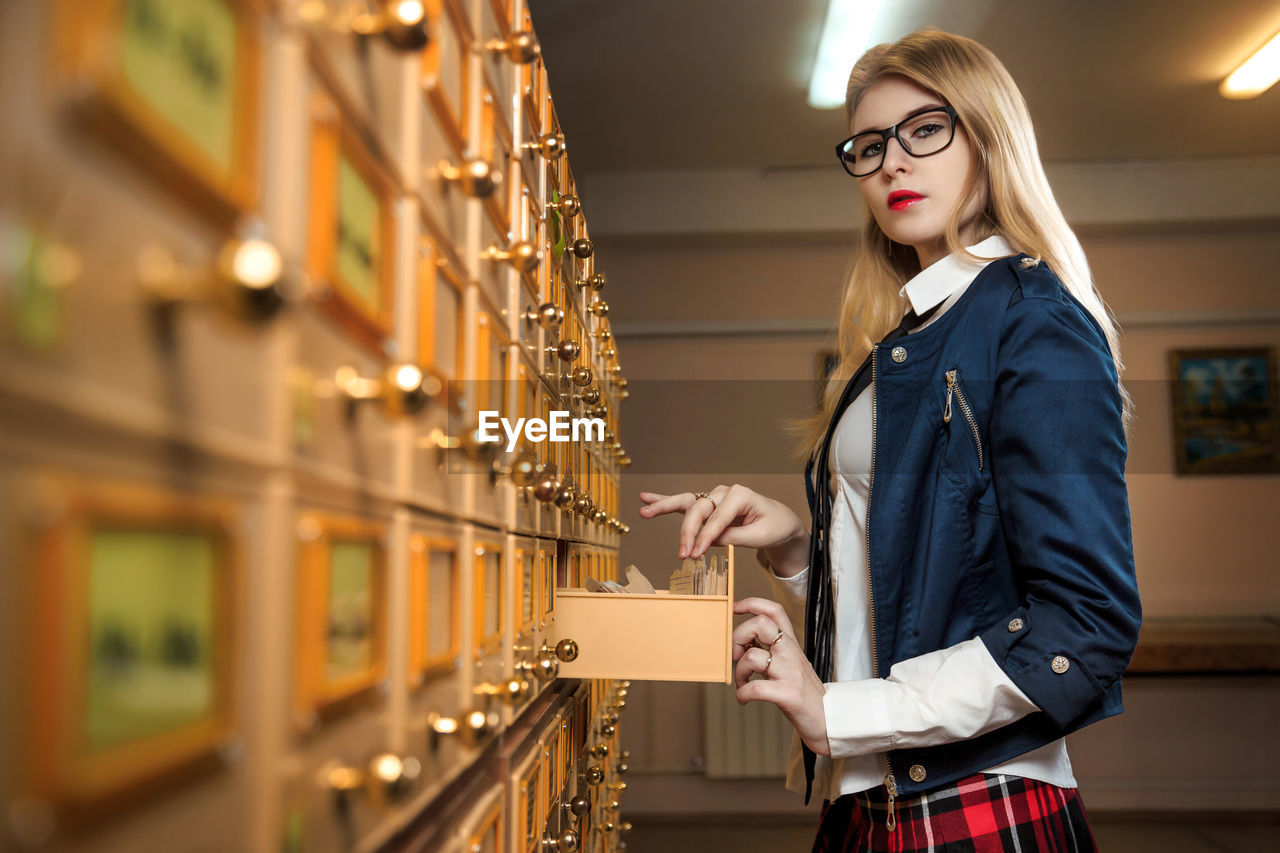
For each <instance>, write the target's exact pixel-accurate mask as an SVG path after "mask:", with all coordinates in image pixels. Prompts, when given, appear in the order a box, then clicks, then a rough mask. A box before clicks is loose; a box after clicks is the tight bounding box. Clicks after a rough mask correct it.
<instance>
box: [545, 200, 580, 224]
mask: <svg viewBox="0 0 1280 853" xmlns="http://www.w3.org/2000/svg"><path fill="white" fill-rule="evenodd" d="M547 210H558V211H560V215H562V216H563V217H564V218H565V219H572V218H573V217H575V216H577V215H578V214H579V213H581V212H582V205H581V204H579V203H578V197H577V196H576V195H562V196H560V199H559V200H558V201H553V202H551V203H550V204H548V205H547Z"/></svg>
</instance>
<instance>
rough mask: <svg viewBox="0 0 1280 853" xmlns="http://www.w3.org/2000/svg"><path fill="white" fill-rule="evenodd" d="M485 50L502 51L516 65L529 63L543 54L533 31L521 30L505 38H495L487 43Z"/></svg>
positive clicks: (491, 51)
mask: <svg viewBox="0 0 1280 853" xmlns="http://www.w3.org/2000/svg"><path fill="white" fill-rule="evenodd" d="M484 47H485V50H487V51H489V52H490V53H500V54H502V55H503V56H505V57H506V58H507V59H510V60H511V61H512V62H514V63H515V64H516V65H528V64H529V63H530V62H533V60H535V59H537V58H538V56H540V55H541V54H542V47H541V45H539V44H538V40H537V39H535V38H534V37H533V33H531V32H528V31H527V30H521V31H520V32H518V33H512V34H511V35H509V36H507V37H506V38H505V39H493V40H491V41H488V42H486V43H485V46H484Z"/></svg>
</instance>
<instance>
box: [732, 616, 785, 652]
mask: <svg viewBox="0 0 1280 853" xmlns="http://www.w3.org/2000/svg"><path fill="white" fill-rule="evenodd" d="M776 636H778V626H777V623H775V622H774V621H773V620H772V619H770V618H769V617H768V616H757V617H755V618H754V619H748V620H747V621H746V622H743V623H742V624H741V625H739V626H738V627H736V628H734V629H733V659H734V660H738V659H739V658H741V657H742V656H743V654H745V653H746V651H747V650H748V649H752V648H755V647H756V646H761V647H763V646H767V645H768V644H769V641H770V640H772V639H773V638H774V637H776Z"/></svg>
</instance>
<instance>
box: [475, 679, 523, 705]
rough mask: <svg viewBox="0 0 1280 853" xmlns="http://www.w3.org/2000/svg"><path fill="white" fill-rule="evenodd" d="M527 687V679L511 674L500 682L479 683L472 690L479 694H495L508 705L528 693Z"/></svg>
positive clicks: (517, 701) (521, 699) (517, 702)
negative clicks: (511, 675)
mask: <svg viewBox="0 0 1280 853" xmlns="http://www.w3.org/2000/svg"><path fill="white" fill-rule="evenodd" d="M529 689H530V688H529V682H528V680H527V679H524V678H517V677H514V676H513V677H512V678H508V679H506V680H505V681H503V682H502V683H501V684H480V685H478V686H476V688H475V689H474V691H473V692H475V693H476V694H477V695H481V696H497V697H498V698H499V699H501V700H503V701H504V702H506V703H508V704H510V705H516V704H519V703H520V702H522V701H523V700H524V699H525V698H526V697H527V696H528V695H529Z"/></svg>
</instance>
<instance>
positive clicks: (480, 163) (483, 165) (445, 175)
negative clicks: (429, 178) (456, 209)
mask: <svg viewBox="0 0 1280 853" xmlns="http://www.w3.org/2000/svg"><path fill="white" fill-rule="evenodd" d="M436 171H437V172H439V174H440V180H442V181H444V182H445V183H446V184H457V185H458V186H459V187H460V188H461V189H462V192H463V194H464V195H466V196H467V197H468V198H489V197H490V196H491V195H493V194H494V192H495V191H496V190H497V189H498V184H500V183H502V173H501V172H495V171H494V170H493V167H492V166H490V165H489V164H488V163H487V162H485V161H484V160H481V159H479V158H474V159H471V160H468V161H467V162H466V163H464V164H463V165H462V166H455V165H453V164H452V163H450V162H449V161H448V160H441V161H440V164H439V165H438V166H436Z"/></svg>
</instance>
